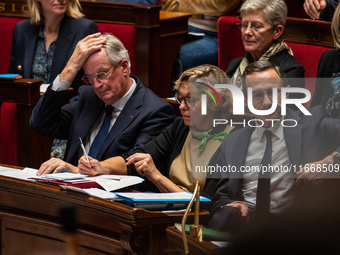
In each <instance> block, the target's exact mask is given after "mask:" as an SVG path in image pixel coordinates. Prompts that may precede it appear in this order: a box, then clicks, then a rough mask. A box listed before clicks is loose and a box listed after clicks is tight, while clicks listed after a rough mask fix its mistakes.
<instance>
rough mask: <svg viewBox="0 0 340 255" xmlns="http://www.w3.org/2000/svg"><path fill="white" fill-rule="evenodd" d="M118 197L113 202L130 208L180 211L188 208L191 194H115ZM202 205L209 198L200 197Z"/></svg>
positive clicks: (208, 200)
mask: <svg viewBox="0 0 340 255" xmlns="http://www.w3.org/2000/svg"><path fill="white" fill-rule="evenodd" d="M115 194H116V196H117V197H118V198H117V199H116V200H115V201H117V202H120V203H122V204H126V205H129V206H132V207H139V208H144V209H147V210H156V211H159V210H160V211H164V210H180V209H184V208H186V207H187V206H188V204H189V202H190V200H191V198H192V194H191V193H189V192H173V193H145V192H144V193H142V192H141V193H140V192H115ZM200 202H201V204H202V205H205V204H206V203H208V202H210V199H209V198H206V197H203V196H201V197H200Z"/></svg>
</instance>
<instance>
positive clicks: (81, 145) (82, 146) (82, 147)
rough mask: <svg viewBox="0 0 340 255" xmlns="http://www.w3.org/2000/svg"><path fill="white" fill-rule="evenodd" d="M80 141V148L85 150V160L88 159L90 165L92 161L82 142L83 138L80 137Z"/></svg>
mask: <svg viewBox="0 0 340 255" xmlns="http://www.w3.org/2000/svg"><path fill="white" fill-rule="evenodd" d="M79 141H80V147H81V149H82V150H83V152H84V155H85V158H86V160H87V162H89V163H90V160H89V157H88V156H87V153H86V150H85V147H84V144H83V141H82V140H81V138H80V137H79Z"/></svg>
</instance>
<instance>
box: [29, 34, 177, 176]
mask: <svg viewBox="0 0 340 255" xmlns="http://www.w3.org/2000/svg"><path fill="white" fill-rule="evenodd" d="M82 67H83V69H84V72H85V74H86V75H85V76H84V81H85V83H88V84H91V85H92V86H90V85H87V86H86V85H85V86H81V87H80V89H79V96H77V97H75V98H72V99H71V101H70V103H68V104H66V105H64V106H62V105H63V101H64V99H65V97H66V95H67V89H68V88H69V86H70V84H71V83H72V80H73V79H74V78H75V76H76V74H77V73H78V71H79V70H80V69H81V68H82ZM112 107H113V110H112ZM107 109H111V111H110V112H109V113H108V111H107ZM173 119H174V110H173V108H172V106H171V105H169V104H168V103H165V102H164V101H163V100H162V99H160V98H159V97H158V96H156V95H155V94H154V93H153V92H152V91H151V90H149V89H147V88H145V87H144V86H143V84H142V83H141V82H140V80H139V79H138V78H137V77H136V76H130V60H129V55H128V52H127V50H126V49H125V47H124V45H123V44H122V43H121V42H120V41H119V40H118V39H117V38H116V37H115V36H113V35H110V34H105V35H101V34H100V33H97V34H93V35H89V36H87V37H85V38H84V39H83V40H81V41H80V42H79V43H78V44H77V46H76V48H75V50H74V53H73V54H72V56H71V58H70V60H69V61H68V63H67V65H66V67H65V68H64V69H63V71H62V72H61V73H60V75H59V76H57V77H56V79H55V80H54V82H53V83H52V84H51V85H50V86H49V87H48V89H47V91H46V93H45V94H44V96H43V97H41V98H40V100H39V102H38V104H37V105H36V107H35V108H34V110H33V113H32V117H31V119H30V127H31V128H32V129H34V130H35V131H36V132H38V133H40V134H43V135H47V136H52V137H55V138H59V139H67V140H68V142H67V148H66V152H65V156H64V161H63V160H60V159H56V158H51V159H50V160H48V161H46V162H45V163H43V164H42V165H41V167H40V169H39V171H38V175H40V174H45V173H52V172H59V171H62V170H67V171H71V172H77V171H78V169H77V167H75V165H77V163H78V159H79V158H80V156H82V155H83V151H82V150H81V147H80V141H79V137H80V138H81V139H82V140H83V141H84V146H85V151H86V153H89V155H90V156H92V157H93V158H96V159H98V160H104V159H107V158H109V157H113V156H117V155H121V154H123V153H124V152H128V151H130V150H131V149H134V148H137V147H140V146H141V145H143V144H145V143H147V142H148V141H149V140H151V138H153V137H154V136H156V135H158V134H159V133H160V132H161V131H162V130H163V129H164V128H165V127H166V126H168V125H169V124H170V123H171V122H172V121H173ZM106 125H107V127H106V128H107V130H106V131H105V132H106V133H105V136H104V137H102V133H103V132H102V129H103V127H104V126H106ZM99 136H101V137H102V142H100V143H99V144H98V138H97V137H99ZM103 140H104V141H103Z"/></svg>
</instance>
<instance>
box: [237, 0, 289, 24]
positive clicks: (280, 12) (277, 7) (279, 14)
mask: <svg viewBox="0 0 340 255" xmlns="http://www.w3.org/2000/svg"><path fill="white" fill-rule="evenodd" d="M245 11H263V12H264V16H265V19H266V20H267V22H268V23H269V24H270V25H271V27H272V28H275V27H276V26H277V25H282V26H285V25H286V20H287V12H288V10H287V5H286V3H285V1H284V0H247V1H245V2H244V3H243V4H242V6H241V18H243V15H244V12H245Z"/></svg>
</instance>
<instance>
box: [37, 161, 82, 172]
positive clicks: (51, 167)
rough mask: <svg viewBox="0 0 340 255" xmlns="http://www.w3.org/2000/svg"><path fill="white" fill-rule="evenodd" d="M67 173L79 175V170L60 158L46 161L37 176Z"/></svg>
mask: <svg viewBox="0 0 340 255" xmlns="http://www.w3.org/2000/svg"><path fill="white" fill-rule="evenodd" d="M62 171H67V172H70V173H79V171H78V168H77V167H75V166H74V165H72V164H70V163H67V162H65V161H63V160H61V159H58V158H51V159H49V160H47V161H45V162H44V163H43V164H42V165H41V166H40V168H39V170H38V172H37V176H40V175H43V174H52V173H59V172H62Z"/></svg>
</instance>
